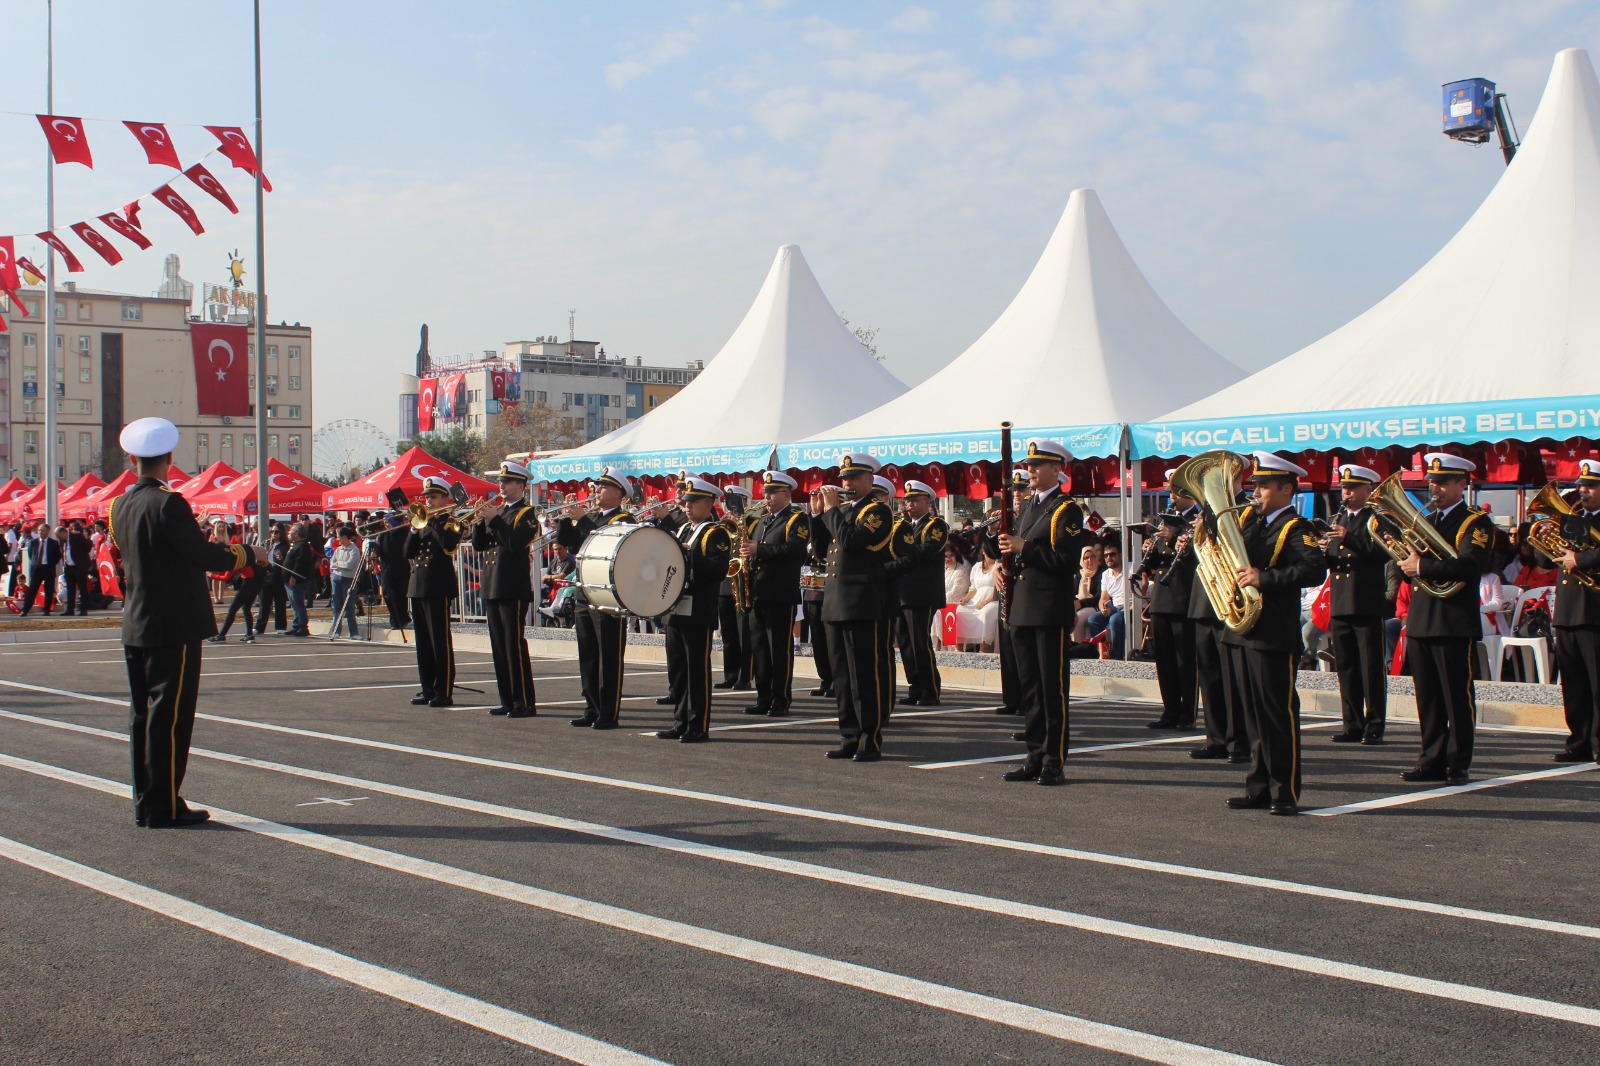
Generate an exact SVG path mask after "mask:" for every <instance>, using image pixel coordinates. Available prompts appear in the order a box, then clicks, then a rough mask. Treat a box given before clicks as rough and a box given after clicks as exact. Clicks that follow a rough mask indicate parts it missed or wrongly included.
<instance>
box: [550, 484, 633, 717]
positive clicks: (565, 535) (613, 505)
mask: <svg viewBox="0 0 1600 1066" xmlns="http://www.w3.org/2000/svg"><path fill="white" fill-rule="evenodd" d="M632 491H633V486H632V483H631V481H630V479H629V478H628V475H626V474H624V473H623V472H622V471H620V470H618V469H616V468H615V467H610V466H608V467H606V471H605V473H604V474H602V475H601V476H600V478H599V480H597V481H596V482H595V485H594V492H595V497H596V510H595V512H594V513H593V514H590V513H589V512H587V511H586V510H585V509H584V506H583V504H582V503H579V502H578V501H577V500H572V501H569V502H568V504H567V506H566V511H565V513H564V514H563V515H562V516H561V520H560V522H559V523H558V524H557V525H556V540H557V541H558V542H559V543H561V544H565V545H566V546H567V548H568V549H570V550H571V551H573V552H576V551H577V550H578V549H579V548H581V547H583V542H584V541H585V540H587V539H588V537H589V534H590V533H593V532H594V531H595V530H597V529H599V528H600V527H602V526H610V525H617V524H619V523H630V524H631V523H632V522H633V521H634V518H633V515H631V514H629V513H628V512H627V511H624V510H623V509H622V501H623V500H625V499H627V498H628V496H629V494H630V493H631V492H632ZM622 623H623V620H622V618H621V617H620V616H618V615H614V614H608V613H607V612H605V611H602V610H600V609H599V608H597V607H592V606H590V605H589V603H588V601H587V599H585V598H584V593H583V590H581V589H580V590H579V591H578V605H577V611H576V612H575V613H574V615H573V621H572V628H573V629H574V630H575V631H576V632H575V635H576V637H577V641H578V674H579V676H580V677H581V678H582V681H581V683H580V684H581V688H582V690H583V714H582V715H580V716H579V717H577V718H573V719H571V720H570V722H571V724H572V725H575V726H579V727H582V726H588V727H590V728H593V729H615V728H617V715H618V714H619V713H620V711H621V709H622V660H623V657H624V655H625V654H626V652H627V630H626V628H625V627H624V626H623V624H622Z"/></svg>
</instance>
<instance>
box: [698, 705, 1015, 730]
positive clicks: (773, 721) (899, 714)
mask: <svg viewBox="0 0 1600 1066" xmlns="http://www.w3.org/2000/svg"><path fill="white" fill-rule="evenodd" d="M992 710H994V708H993V707H945V708H941V709H940V710H937V711H895V712H894V713H893V714H891V715H890V716H889V717H890V719H891V720H895V719H900V718H933V717H936V716H938V715H945V714H969V713H971V712H973V711H992ZM751 717H752V718H755V717H757V716H756V715H751ZM838 721H839V716H838V715H837V714H830V715H826V716H823V717H818V718H794V717H787V718H768V719H765V720H758V721H754V722H741V723H739V724H738V725H714V726H712V727H711V732H713V733H716V732H720V731H723V730H733V729H781V728H783V727H784V726H791V725H818V724H820V723H823V722H831V723H835V724H837V723H838Z"/></svg>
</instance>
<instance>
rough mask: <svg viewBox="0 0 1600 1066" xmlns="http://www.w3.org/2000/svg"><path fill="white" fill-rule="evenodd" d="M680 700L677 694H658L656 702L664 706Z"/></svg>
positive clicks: (669, 705)
mask: <svg viewBox="0 0 1600 1066" xmlns="http://www.w3.org/2000/svg"><path fill="white" fill-rule="evenodd" d="M677 702H678V700H677V697H675V696H657V697H656V703H657V704H659V705H660V706H662V707H671V706H673V705H674V704H676V703H677Z"/></svg>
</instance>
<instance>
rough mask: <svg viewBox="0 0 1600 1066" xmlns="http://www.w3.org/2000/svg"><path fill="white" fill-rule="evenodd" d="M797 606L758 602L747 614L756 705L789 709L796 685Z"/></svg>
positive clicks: (771, 708) (781, 709)
mask: <svg viewBox="0 0 1600 1066" xmlns="http://www.w3.org/2000/svg"><path fill="white" fill-rule="evenodd" d="M794 608H795V605H794V604H792V603H758V604H756V605H755V606H753V607H751V608H750V613H749V614H748V615H746V618H747V619H748V621H749V626H750V630H749V633H748V635H749V636H750V637H751V638H752V639H751V642H750V644H751V647H750V651H751V655H750V664H751V667H752V672H753V674H754V679H755V683H756V706H757V707H762V708H765V709H766V710H769V711H787V710H788V709H789V698H790V696H791V695H792V693H791V692H790V690H791V689H793V688H794Z"/></svg>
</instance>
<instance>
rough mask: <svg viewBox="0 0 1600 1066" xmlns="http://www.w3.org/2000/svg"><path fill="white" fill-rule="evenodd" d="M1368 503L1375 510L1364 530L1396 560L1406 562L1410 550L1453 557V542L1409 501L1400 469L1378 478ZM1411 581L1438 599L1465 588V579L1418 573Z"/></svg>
mask: <svg viewBox="0 0 1600 1066" xmlns="http://www.w3.org/2000/svg"><path fill="white" fill-rule="evenodd" d="M1367 503H1368V504H1369V505H1370V506H1371V507H1372V510H1373V512H1374V513H1373V515H1372V517H1371V518H1369V519H1367V532H1369V533H1371V534H1372V537H1373V539H1374V540H1376V541H1377V542H1378V543H1379V544H1382V545H1383V546H1384V548H1385V550H1387V551H1388V553H1389V556H1390V558H1392V559H1393V560H1394V561H1395V562H1397V563H1403V562H1405V561H1406V560H1407V559H1409V558H1410V557H1411V553H1412V552H1413V551H1415V552H1416V553H1417V554H1418V555H1420V556H1422V557H1423V558H1425V559H1454V558H1456V546H1455V545H1454V544H1451V543H1450V542H1449V541H1447V540H1445V539H1444V537H1442V536H1440V535H1439V531H1438V530H1437V529H1435V528H1433V523H1432V522H1429V521H1428V520H1427V518H1428V512H1427V511H1426V510H1422V509H1420V508H1418V507H1417V505H1416V504H1415V503H1413V502H1412V501H1411V497H1410V496H1409V495H1408V494H1407V493H1406V490H1405V488H1404V487H1402V486H1401V484H1400V472H1399V471H1396V472H1394V473H1393V474H1390V475H1389V476H1388V477H1386V478H1384V479H1383V480H1382V481H1380V482H1378V487H1377V488H1375V489H1373V490H1372V495H1371V496H1370V497H1368V499H1367ZM1428 510H1432V508H1431V507H1430V508H1428ZM1385 524H1387V525H1388V526H1391V527H1393V532H1390V531H1389V530H1386V529H1385V528H1384V526H1385ZM1413 581H1414V583H1415V584H1416V585H1417V586H1418V587H1419V588H1421V589H1423V590H1424V591H1425V592H1427V593H1428V594H1429V595H1432V596H1437V597H1439V598H1440V599H1449V598H1450V597H1451V596H1454V595H1455V594H1456V593H1458V592H1460V591H1461V590H1462V589H1463V588H1466V582H1464V581H1432V580H1429V579H1427V578H1421V577H1419V578H1414V579H1413Z"/></svg>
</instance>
